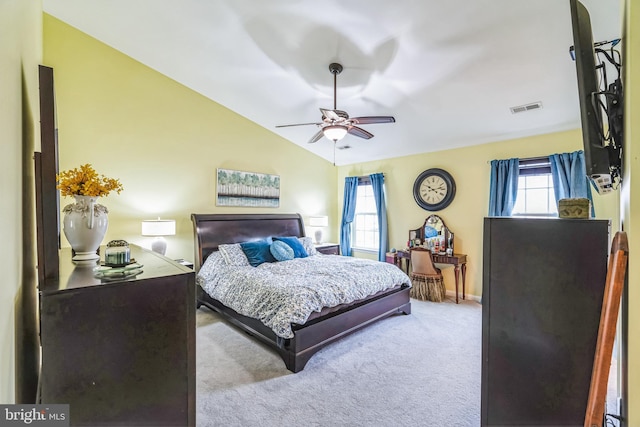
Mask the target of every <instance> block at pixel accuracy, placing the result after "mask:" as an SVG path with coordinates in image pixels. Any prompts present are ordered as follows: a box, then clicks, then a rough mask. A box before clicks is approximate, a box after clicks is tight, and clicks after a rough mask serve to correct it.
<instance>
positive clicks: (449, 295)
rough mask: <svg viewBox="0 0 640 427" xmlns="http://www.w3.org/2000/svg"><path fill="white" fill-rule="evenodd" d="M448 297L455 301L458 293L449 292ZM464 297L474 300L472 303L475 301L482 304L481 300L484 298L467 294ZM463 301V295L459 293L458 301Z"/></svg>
mask: <svg viewBox="0 0 640 427" xmlns="http://www.w3.org/2000/svg"><path fill="white" fill-rule="evenodd" d="M447 296H448V297H451V298H453V299H456V292H455V291H449V290H447ZM464 297H465V299H468V300H472V301H475V302H481V300H482V297H480V296H478V295H470V294H465V296H464ZM461 299H462V294H461V293H459V294H458V300H461Z"/></svg>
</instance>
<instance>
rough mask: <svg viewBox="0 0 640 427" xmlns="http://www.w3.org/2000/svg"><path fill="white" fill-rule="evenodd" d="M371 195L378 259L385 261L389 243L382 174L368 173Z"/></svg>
mask: <svg viewBox="0 0 640 427" xmlns="http://www.w3.org/2000/svg"><path fill="white" fill-rule="evenodd" d="M369 177H370V178H371V186H372V187H373V196H374V198H375V200H376V212H377V214H378V235H379V240H378V245H379V246H378V261H382V262H385V261H386V253H387V247H388V245H389V243H388V240H389V237H388V230H387V203H386V201H385V197H384V174H381V173H374V174H371V175H369Z"/></svg>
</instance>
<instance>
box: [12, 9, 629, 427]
mask: <svg viewBox="0 0 640 427" xmlns="http://www.w3.org/2000/svg"><path fill="white" fill-rule="evenodd" d="M624 1H626V2H627V3H626V4H627V27H628V30H627V37H629V38H631V37H632V36H633V34H632V33H631V31H630V30H629V28H630V27H631V26H630V25H629V21H630V20H633V21H635V22H636V25H637V23H638V21H639V19H638V18H637V16H638V14H640V12H639V11H638V8H637V7H636V8H635V10H634V11H631V0H624ZM14 3H15V4H16V5H17V4H18V3H22V2H21V1H18V0H16V1H15V2H14ZM25 3H26V2H25ZM633 13H635V16H634V15H633ZM14 15H15V13H14ZM4 17H5V15H4V14H0V19H3V18H4ZM14 18H15V16H14ZM9 21H15V19H13V20H11V19H9ZM0 23H2V22H0ZM10 25H17V24H15V23H13V22H10ZM0 28H2V29H4V27H3V26H0ZM18 28H19V29H22V27H18ZM16 32H18V31H16ZM35 33H37V30H34V34H35ZM637 37H638V35H637V34H636V39H637ZM631 40H632V42H633V43H634V44H633V46H635V51H636V52H637V51H638V43H637V42H636V41H635V39H631ZM626 46H627V49H628V50H627V58H628V59H627V64H626V65H627V71H628V72H632V71H631V70H632V66H633V63H632V60H631V58H630V55H629V53H630V47H629V44H627V45H626ZM44 48H45V61H44V63H45V65H49V66H52V67H53V68H54V70H55V82H56V95H57V107H58V125H59V129H60V134H59V140H60V167H61V169H68V168H72V167H76V166H78V165H80V164H82V163H92V164H93V165H94V167H95V168H96V169H97V170H98V172H100V173H104V174H106V175H108V176H110V177H117V178H120V180H121V181H122V183H123V184H124V187H125V191H124V192H123V193H122V194H121V195H112V196H109V197H108V198H105V199H104V200H103V201H102V203H104V204H105V205H107V206H108V208H109V210H110V227H109V231H108V233H107V236H106V238H105V241H108V240H111V239H116V238H124V239H126V240H129V241H131V242H133V243H140V244H143V245H145V246H148V244H149V241H148V240H145V238H143V237H141V236H139V231H140V221H141V220H142V219H148V218H153V217H155V216H158V215H160V216H162V217H164V218H175V219H176V220H177V221H178V235H177V236H175V237H173V238H170V239H169V249H168V254H167V255H168V256H170V257H173V258H178V257H183V258H187V259H192V257H193V255H192V254H193V238H192V230H191V224H190V220H189V214H190V213H192V212H200V213H204V212H220V213H223V212H231V211H232V212H246V213H251V212H276V211H279V212H301V213H302V214H303V215H304V216H310V215H316V214H327V215H329V216H330V227H329V229H328V230H326V231H325V235H327V236H328V237H327V239H326V240H333V241H337V239H338V221H339V216H340V212H341V209H342V206H341V204H342V196H343V194H342V191H343V188H342V187H343V182H344V177H345V176H354V175H365V174H369V173H373V172H384V173H385V175H386V187H387V196H388V197H387V203H388V216H389V231H390V240H389V243H390V245H391V246H394V247H396V248H401V247H404V245H405V244H406V240H407V231H408V230H409V229H410V228H416V227H418V226H420V225H421V224H422V223H423V222H424V219H425V217H426V216H427V215H429V212H427V211H424V210H422V209H421V208H419V207H418V206H417V205H416V204H415V202H414V200H413V196H412V187H413V182H414V180H415V178H416V176H417V175H418V174H419V173H420V172H422V171H423V170H425V169H428V168H431V167H441V168H444V169H446V170H448V171H449V172H451V173H452V174H453V176H454V178H455V180H456V183H457V188H458V190H457V195H456V199H455V200H454V202H453V203H452V204H451V205H450V206H449V207H448V208H447V209H445V210H443V211H440V212H438V214H439V215H441V216H442V217H443V218H444V220H445V221H446V223H447V225H448V226H449V227H450V228H451V229H452V230H453V231H454V232H455V233H456V242H455V243H456V251H458V252H464V253H467V254H468V255H469V269H468V272H467V278H468V292H469V293H470V294H472V295H476V296H479V295H481V292H482V289H481V288H482V283H481V277H482V276H481V273H482V272H481V269H482V221H483V220H482V219H483V217H484V216H485V215H486V213H487V204H488V181H489V174H490V171H489V164H488V162H489V161H490V160H492V159H496V158H498V159H504V158H509V157H532V156H539V155H547V154H551V153H554V152H568V151H574V150H577V149H580V148H581V142H580V141H581V137H580V132H579V131H578V130H575V131H570V132H562V133H557V134H549V135H542V136H537V137H530V138H522V139H518V140H513V141H503V142H496V143H492V144H486V145H483V146H476V147H470V148H463V149H454V150H448V151H441V152H436V153H427V154H422V155H416V156H408V157H403V158H395V159H390V160H385V161H377V162H368V163H362V164H356V165H349V166H343V167H339V168H334V167H333V166H331V164H330V163H329V162H326V161H324V160H322V159H319V158H318V157H316V156H314V155H312V154H310V153H308V152H307V151H305V150H302V149H301V148H298V147H296V146H294V145H292V144H291V143H289V142H287V141H284V140H282V139H281V138H280V137H278V136H277V135H275V134H273V133H271V132H269V131H268V130H265V129H263V128H261V127H259V126H257V125H255V124H254V123H252V122H249V121H247V120H246V119H244V118H242V117H240V116H238V115H236V114H235V113H233V112H231V111H229V110H227V109H225V108H224V107H222V106H220V105H218V104H216V103H215V102H212V101H211V100H209V99H206V98H204V97H202V96H201V95H198V94H197V93H194V92H193V91H191V90H189V89H188V88H185V87H184V86H181V85H179V84H178V83H176V82H174V81H172V80H170V79H168V78H166V77H164V76H162V75H160V74H158V73H156V72H155V71H153V70H151V69H149V68H148V67H146V66H144V65H142V64H140V63H138V62H136V61H134V60H132V59H131V58H129V57H127V56H125V55H123V54H121V53H119V52H116V51H115V50H113V49H111V48H109V47H107V46H105V45H104V44H102V43H100V42H98V41H96V40H94V39H92V38H90V37H88V36H86V35H85V34H83V33H81V32H79V31H77V30H75V29H73V28H71V27H69V26H67V25H66V24H63V23H61V22H60V21H58V20H56V19H54V18H52V17H50V16H48V15H44ZM5 57H6V55H1V56H0V64H1V65H3V66H4V65H7V64H13V63H12V62H7V60H6V58H5ZM636 69H637V70H640V67H636ZM214 71H215V70H214ZM214 71H212V72H214ZM638 73H639V71H636V72H635V74H638ZM2 79H3V80H2V82H3V84H4V81H5V80H4V79H5V77H4V76H3V77H2ZM629 80H630V79H627V82H626V83H627V87H626V91H627V94H630V93H632V90H633V89H634V88H633V87H632V86H631V85H630V81H629ZM636 80H637V76H636ZM14 89H15V88H14ZM636 92H637V90H636ZM639 99H640V96H638V95H635V96H633V94H632V96H631V97H629V96H628V97H627V101H626V102H627V109H628V110H627V115H626V117H627V124H628V126H627V145H628V146H630V145H631V142H632V141H633V140H634V139H637V138H638V137H637V136H635V135H634V134H633V133H632V131H631V129H630V125H631V123H630V122H631V113H630V112H629V110H630V109H631V108H632V107H633V105H634V104H637V103H638V100H639ZM15 101H16V102H19V96H18V97H17V98H16V99H15ZM14 103H15V102H14ZM3 104H4V103H3ZM0 108H2V107H0ZM14 115H15V112H14ZM5 116H6V115H5V114H3V115H0V120H3V121H4V120H7V119H6V117H5ZM11 123H13V122H11ZM3 124H4V122H3ZM1 128H2V129H3V131H4V129H5V128H6V126H2V127H1ZM11 137H13V139H14V140H17V139H18V138H19V137H20V133H19V131H18V132H16V131H14V132H13V133H12V134H10V135H9V140H11ZM634 145H635V146H638V142H637V141H636V143H635V144H634ZM17 147H19V145H16V146H15V147H14V148H17ZM631 150H632V148H631V147H628V148H627V154H626V159H627V162H628V163H627V165H628V166H627V169H629V167H630V168H635V162H637V156H636V159H633V158H632V156H631V154H632V151H631ZM10 154H11V153H10ZM12 155H13V159H15V157H16V156H18V153H12ZM4 158H6V157H3V159H4ZM2 161H3V162H8V161H5V160H2ZM15 164H16V162H15V161H14V162H13V163H7V165H8V166H9V168H8V169H7V168H6V167H3V168H2V171H3V172H2V173H4V174H7V173H9V174H10V175H11V174H12V173H13V175H16V174H18V175H19V171H16V170H15V166H12V165H15ZM218 167H223V168H230V169H239V170H247V171H254V172H264V173H272V174H278V175H280V177H281V181H282V196H281V207H280V208H279V209H251V208H219V207H216V206H215V170H216V168H218ZM12 168H13V169H12ZM631 172H632V170H627V172H626V178H625V179H626V180H627V181H626V183H625V188H624V189H623V192H622V202H621V201H620V198H619V196H618V193H614V194H611V195H606V196H597V195H594V197H595V207H596V213H597V217H598V218H610V219H612V220H613V226H612V230H616V229H618V222H617V219H618V217H619V216H620V213H619V206H620V204H621V205H622V206H623V208H624V209H623V212H622V218H623V222H624V228H625V229H626V230H627V231H628V232H630V231H631V226H632V220H633V219H635V218H634V216H632V215H631V204H632V203H631V201H632V199H631V191H630V185H629V186H627V183H629V182H632V179H633V177H632V173H631ZM18 177H19V176H18ZM15 178H16V177H15V176H9V180H7V179H4V180H3V182H4V183H7V182H11V179H14V180H15ZM3 194H4V193H3ZM18 194H19V193H17V192H15V191H14V190H12V192H10V193H9V196H8V197H7V199H8V200H10V199H11V197H13V198H14V199H17V198H19V195H18ZM62 202H63V205H64V204H65V202H67V203H70V202H71V200H63V201H62ZM2 209H3V210H2V211H0V212H2V213H1V214H0V218H1V219H3V221H2V223H3V225H4V226H5V227H6V226H7V225H6V224H9V226H8V228H7V232H8V233H5V235H9V236H10V238H9V240H5V241H6V242H8V243H9V244H8V245H5V247H4V248H3V250H9V251H11V252H15V249H16V246H18V245H19V241H18V240H16V239H17V238H13V240H12V239H11V233H15V232H14V231H13V230H14V228H13V227H15V224H19V223H20V220H19V212H18V211H16V209H15V208H6V207H5V206H4V205H3V208H2ZM635 211H637V209H635ZM635 215H636V216H637V215H638V214H635ZM630 237H631V235H630ZM631 242H633V239H631ZM63 243H65V244H66V242H65V241H64V240H63ZM632 251H633V247H632ZM3 259H7V258H3ZM5 273H6V274H5V276H6V277H8V278H9V280H12V279H14V280H13V281H14V282H19V274H18V272H17V271H15V267H14V268H13V269H12V268H9V269H5ZM444 274H445V282H446V283H447V287H448V289H449V290H452V289H453V277H452V272H451V269H446V270H444ZM637 275H638V272H637V271H634V270H633V268H631V270H630V274H629V276H630V283H631V285H632V286H631V288H632V289H631V295H630V300H631V302H630V304H631V305H632V306H633V305H634V303H635V305H638V304H640V296H638V291H637V286H636V291H635V293H634V292H633V284H634V283H635V284H637V283H638V281H639V280H640V279H638V278H637V277H636V276H637ZM15 279H17V280H15ZM3 292H6V289H3ZM14 294H15V290H10V292H9V294H8V295H7V296H8V297H9V298H12V297H13V295H14ZM3 300H4V301H6V298H3ZM6 325H10V320H9V319H8V318H3V321H2V323H0V327H1V328H2V331H3V334H4V335H3V337H2V338H1V339H2V340H3V344H4V343H7V342H10V340H11V337H6V333H5V332H6V331H8V330H9V329H10V328H7V327H6ZM639 326H640V315H639V314H637V313H633V310H631V315H630V328H631V330H632V331H637V330H638V327H639ZM9 332H10V331H9ZM3 348H4V347H3ZM5 357H6V356H5V355H2V356H0V358H5ZM639 357H640V338H637V337H636V339H635V341H634V337H633V334H631V336H630V360H631V361H633V360H639ZM0 361H1V363H2V366H1V367H2V368H3V371H4V372H10V371H11V363H12V362H11V361H10V360H5V359H0ZM5 368H6V369H5ZM639 371H640V370H639V369H638V366H637V363H636V365H633V364H632V363H630V364H629V373H630V378H629V382H630V394H629V397H630V407H631V408H634V407H635V408H636V411H640V372H639ZM1 385H2V387H3V390H2V393H3V394H2V395H0V400H1V399H2V398H3V396H4V394H6V392H5V389H10V388H11V384H8V383H7V382H6V381H2V384H1ZM631 416H632V417H634V418H631V420H635V421H632V422H631V423H630V424H628V425H631V426H633V425H640V413H633V412H632V414H631Z"/></svg>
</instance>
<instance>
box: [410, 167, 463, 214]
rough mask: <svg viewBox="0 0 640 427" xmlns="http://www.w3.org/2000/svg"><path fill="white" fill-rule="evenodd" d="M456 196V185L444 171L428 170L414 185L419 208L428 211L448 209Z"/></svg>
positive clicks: (414, 194) (414, 196)
mask: <svg viewBox="0 0 640 427" xmlns="http://www.w3.org/2000/svg"><path fill="white" fill-rule="evenodd" d="M455 195H456V183H455V181H454V180H453V177H452V176H451V174H450V173H449V172H447V171H445V170H443V169H438V168H433V169H427V170H426V171H424V172H422V173H421V174H420V175H418V178H416V181H415V182H414V183H413V198H414V199H415V200H416V203H417V204H418V206H420V207H421V208H422V209H425V210H428V211H439V210H441V209H444V208H446V207H447V206H449V204H450V203H451V202H452V201H453V198H454V197H455Z"/></svg>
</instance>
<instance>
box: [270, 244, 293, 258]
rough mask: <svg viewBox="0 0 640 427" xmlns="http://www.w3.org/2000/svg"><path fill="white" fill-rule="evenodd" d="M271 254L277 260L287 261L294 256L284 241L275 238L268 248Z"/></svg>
mask: <svg viewBox="0 0 640 427" xmlns="http://www.w3.org/2000/svg"><path fill="white" fill-rule="evenodd" d="M269 251H270V252H271V255H273V257H274V258H275V259H277V260H278V261H289V260H291V259H293V258H294V253H293V249H292V248H291V246H289V245H287V244H286V243H285V242H283V241H280V240H276V241H275V242H273V243H272V244H271V247H270V248H269Z"/></svg>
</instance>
